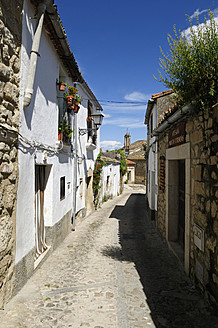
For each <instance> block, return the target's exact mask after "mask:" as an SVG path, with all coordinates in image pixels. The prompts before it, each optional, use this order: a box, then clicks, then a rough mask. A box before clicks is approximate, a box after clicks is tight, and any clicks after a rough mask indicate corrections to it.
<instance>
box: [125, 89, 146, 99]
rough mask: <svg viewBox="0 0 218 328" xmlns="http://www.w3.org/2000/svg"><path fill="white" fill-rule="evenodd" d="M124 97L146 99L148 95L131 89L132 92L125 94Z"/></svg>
mask: <svg viewBox="0 0 218 328" xmlns="http://www.w3.org/2000/svg"><path fill="white" fill-rule="evenodd" d="M124 99H125V100H128V101H146V99H150V96H149V95H146V94H144V93H142V92H138V91H133V92H132V93H129V94H127V95H125V96H124Z"/></svg>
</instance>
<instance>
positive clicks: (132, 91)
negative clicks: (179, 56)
mask: <svg viewBox="0 0 218 328" xmlns="http://www.w3.org/2000/svg"><path fill="white" fill-rule="evenodd" d="M54 3H55V4H57V9H58V12H59V14H60V17H61V20H62V22H63V26H64V28H65V30H66V33H67V37H68V41H69V44H70V47H71V50H72V51H73V53H74V56H75V58H76V61H77V63H78V65H79V69H80V71H81V73H82V74H83V77H84V79H85V80H86V82H87V83H88V85H89V86H90V88H91V89H92V91H93V92H94V94H95V96H96V97H97V99H98V100H99V102H100V103H101V105H102V107H103V110H104V111H103V114H104V115H105V118H104V121H103V125H102V126H101V145H102V147H103V150H106V149H108V150H109V149H114V148H120V147H121V146H122V145H123V141H124V135H125V133H126V131H127V129H128V131H129V133H130V135H131V142H134V141H137V140H141V139H146V127H145V125H144V116H145V110H146V103H147V101H148V99H149V98H150V97H151V95H152V94H154V93H158V92H161V91H163V90H165V89H166V87H165V86H163V85H162V84H161V83H160V82H157V81H156V80H155V79H154V78H153V75H155V76H156V77H158V69H159V57H161V53H160V48H159V47H160V46H161V47H162V49H163V50H164V52H165V53H166V52H167V51H168V50H169V48H168V42H167V34H168V33H169V34H172V35H173V25H174V24H175V25H176V28H177V29H181V30H182V31H183V30H186V29H187V28H188V27H189V23H188V19H187V17H186V16H185V15H186V14H187V15H189V16H190V17H191V18H192V23H193V25H194V24H195V23H196V19H195V16H196V12H198V13H199V18H200V20H201V19H203V17H204V16H205V15H206V16H207V9H208V8H210V9H211V10H212V11H214V13H215V16H218V8H217V7H218V6H217V2H216V1H215V0H191V1H190V0H183V1H177V0H166V1H159V0H158V1H157V0H156V1H146V0H135V1H132V0H131V1H130V0H83V1H81V0H79V1H74V0H54ZM113 101H114V102H113ZM134 101H136V102H138V103H136V104H132V103H131V102H134Z"/></svg>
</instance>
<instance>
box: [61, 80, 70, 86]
mask: <svg viewBox="0 0 218 328" xmlns="http://www.w3.org/2000/svg"><path fill="white" fill-rule="evenodd" d="M59 84H64V85H65V86H68V83H66V82H63V81H60V82H59Z"/></svg>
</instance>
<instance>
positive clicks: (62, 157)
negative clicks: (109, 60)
mask: <svg viewBox="0 0 218 328" xmlns="http://www.w3.org/2000/svg"><path fill="white" fill-rule="evenodd" d="M34 14H35V10H34V9H33V7H32V6H31V5H30V4H29V2H28V1H24V9H23V33H22V40H23V41H22V42H23V45H22V49H21V75H20V81H21V82H20V85H21V92H20V133H21V135H22V136H24V137H25V138H26V139H28V140H30V141H32V142H37V143H41V144H43V145H46V146H49V147H52V149H55V147H56V142H57V136H58V100H57V96H58V92H57V86H56V80H58V79H59V70H60V65H61V64H60V62H59V59H58V57H57V55H56V51H55V49H54V48H53V46H52V44H51V42H50V40H49V39H48V36H47V35H46V34H45V33H44V32H43V33H42V38H41V42H40V47H39V53H40V57H39V58H38V62H37V68H36V77H35V83H34V93H33V96H32V100H31V104H30V106H29V107H27V108H26V109H25V110H23V95H24V88H25V81H26V77H27V72H28V65H29V53H30V50H31V44H32V37H33V33H34V32H33V31H34V24H35V20H33V19H31V20H30V19H29V17H33V16H34ZM61 69H62V71H63V72H64V68H63V67H62V68H61ZM65 74H66V76H67V73H66V72H65ZM71 83H73V81H71ZM67 151H69V149H68V150H65V154H63V153H60V152H58V151H57V152H49V151H47V155H46V153H44V150H43V149H39V148H36V147H34V145H33V144H32V147H30V146H29V145H25V144H23V146H21V145H20V147H19V152H18V160H19V182H18V197H17V218H16V258H15V261H16V263H18V262H19V261H20V260H21V259H22V258H23V257H24V256H25V255H26V254H27V253H28V252H29V251H30V250H31V249H32V248H33V247H34V245H35V235H34V234H35V223H34V220H35V164H43V165H45V164H46V165H48V169H47V170H48V172H49V177H48V182H47V185H46V189H45V211H44V212H45V225H46V226H53V225H54V224H55V223H57V222H58V221H59V220H60V219H61V218H62V217H63V216H64V215H65V214H66V213H67V212H68V211H69V210H70V209H71V208H72V200H73V198H72V188H71V190H70V191H69V192H67V182H71V185H72V181H73V170H72V168H73V159H72V158H71V157H70V153H69V152H68V153H67ZM62 176H65V182H66V186H65V189H66V196H65V199H64V200H60V177H62ZM71 187H72V186H71Z"/></svg>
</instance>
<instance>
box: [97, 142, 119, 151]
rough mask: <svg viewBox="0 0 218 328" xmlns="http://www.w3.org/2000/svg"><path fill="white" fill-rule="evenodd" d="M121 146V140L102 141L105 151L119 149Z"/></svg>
mask: <svg viewBox="0 0 218 328" xmlns="http://www.w3.org/2000/svg"><path fill="white" fill-rule="evenodd" d="M121 147H123V144H122V143H121V142H119V141H115V140H110V141H109V140H105V141H101V148H102V150H103V151H105V150H113V149H118V148H121Z"/></svg>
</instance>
